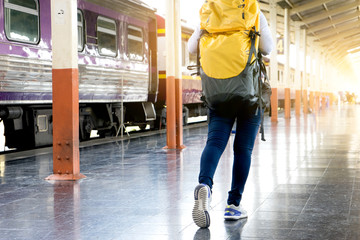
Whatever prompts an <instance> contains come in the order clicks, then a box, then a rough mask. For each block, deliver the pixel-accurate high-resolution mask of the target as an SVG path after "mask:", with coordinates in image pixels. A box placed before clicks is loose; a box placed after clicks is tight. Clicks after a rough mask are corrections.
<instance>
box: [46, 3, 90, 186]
mask: <svg viewBox="0 0 360 240" xmlns="http://www.w3.org/2000/svg"><path fill="white" fill-rule="evenodd" d="M60 13H61V14H60ZM51 32H52V52H53V55H52V56H53V59H52V60H53V63H52V67H53V70H52V78H53V82H52V88H53V96H52V97H53V173H54V174H53V175H51V176H49V177H47V178H46V179H47V180H77V179H81V178H84V177H85V176H84V175H82V174H80V154H79V80H78V56H77V36H76V34H77V1H76V0H64V1H62V2H59V1H55V0H52V1H51Z"/></svg>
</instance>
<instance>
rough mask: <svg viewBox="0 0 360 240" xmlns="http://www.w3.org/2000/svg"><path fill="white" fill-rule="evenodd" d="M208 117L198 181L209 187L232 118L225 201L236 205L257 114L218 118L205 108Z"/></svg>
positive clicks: (254, 137)
mask: <svg viewBox="0 0 360 240" xmlns="http://www.w3.org/2000/svg"><path fill="white" fill-rule="evenodd" d="M208 116H209V125H208V139H207V142H206V146H205V148H204V150H203V152H202V155H201V161H200V174H199V183H204V184H207V185H208V186H209V187H210V189H212V185H213V177H214V174H215V170H216V167H217V165H218V163H219V159H220V157H221V155H222V153H223V152H224V150H225V148H226V145H227V142H228V140H229V137H230V134H231V130H232V127H233V125H234V121H235V120H236V134H235V140H234V163H233V170H232V184H231V190H230V191H229V196H228V200H227V203H228V204H229V205H230V204H234V205H236V206H238V205H239V204H240V201H241V196H242V193H243V191H244V187H245V183H246V179H247V177H248V175H249V170H250V164H251V154H252V150H253V148H254V143H255V139H256V135H257V133H258V132H259V126H260V121H261V118H260V114H259V113H258V114H257V115H254V116H251V117H243V116H237V117H222V116H219V115H218V114H217V113H216V112H215V111H212V110H209V115H208Z"/></svg>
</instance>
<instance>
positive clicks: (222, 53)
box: [199, 0, 260, 79]
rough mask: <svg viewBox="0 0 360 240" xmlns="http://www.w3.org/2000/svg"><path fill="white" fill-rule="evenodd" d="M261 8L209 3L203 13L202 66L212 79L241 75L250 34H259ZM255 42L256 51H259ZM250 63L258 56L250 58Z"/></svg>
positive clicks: (236, 0) (238, 2)
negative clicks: (257, 32)
mask: <svg viewBox="0 0 360 240" xmlns="http://www.w3.org/2000/svg"><path fill="white" fill-rule="evenodd" d="M259 14H260V8H259V3H258V1H257V0H206V1H205V3H204V4H203V6H202V8H201V10H200V21H201V22H200V26H201V27H200V28H201V29H203V30H206V33H205V34H203V35H202V37H201V38H200V43H199V48H200V56H201V59H200V63H201V67H202V69H203V71H204V73H205V74H206V75H207V76H209V77H212V78H216V79H226V78H231V77H234V76H237V75H239V74H240V73H241V72H242V71H243V70H244V69H245V67H246V65H247V62H248V58H249V53H250V48H251V40H250V37H249V33H250V31H251V30H253V29H254V27H255V29H256V31H259V26H260V20H259ZM258 43H259V38H256V41H255V49H256V51H257V49H258ZM251 57H252V58H251V60H253V59H254V58H255V56H251Z"/></svg>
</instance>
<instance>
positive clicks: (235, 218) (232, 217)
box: [224, 215, 248, 221]
mask: <svg viewBox="0 0 360 240" xmlns="http://www.w3.org/2000/svg"><path fill="white" fill-rule="evenodd" d="M247 217H248V216H247V215H246V216H243V215H241V216H240V217H237V216H227V217H224V219H225V220H229V221H234V220H239V219H243V218H247Z"/></svg>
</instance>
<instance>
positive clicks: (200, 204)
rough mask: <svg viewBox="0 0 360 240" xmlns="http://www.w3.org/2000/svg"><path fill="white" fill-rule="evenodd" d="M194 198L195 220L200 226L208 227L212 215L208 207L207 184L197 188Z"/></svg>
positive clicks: (193, 215) (193, 212)
mask: <svg viewBox="0 0 360 240" xmlns="http://www.w3.org/2000/svg"><path fill="white" fill-rule="evenodd" d="M194 198H195V204H194V208H193V211H192V217H193V220H194V222H195V224H196V225H197V226H198V227H201V228H207V227H209V226H210V215H209V212H208V209H207V206H208V202H207V201H208V190H207V189H206V186H204V187H201V188H200V189H195V193H194Z"/></svg>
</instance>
